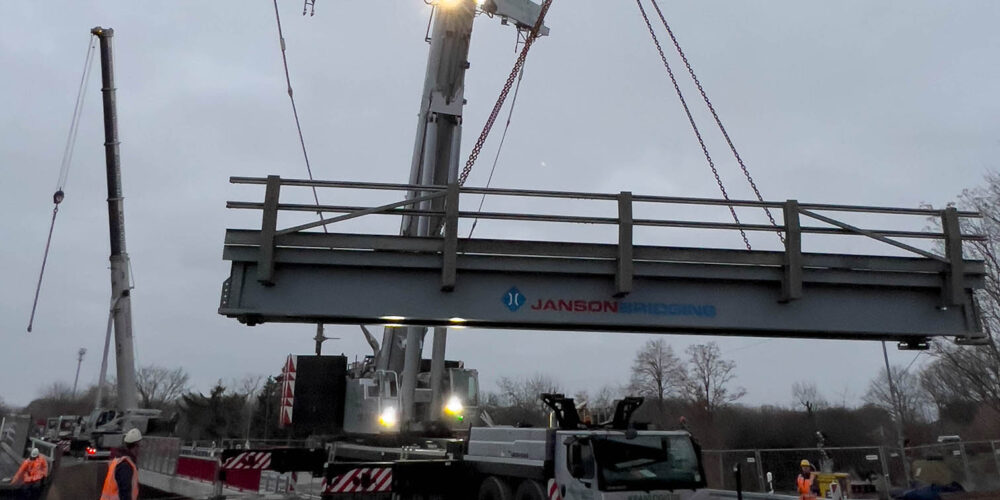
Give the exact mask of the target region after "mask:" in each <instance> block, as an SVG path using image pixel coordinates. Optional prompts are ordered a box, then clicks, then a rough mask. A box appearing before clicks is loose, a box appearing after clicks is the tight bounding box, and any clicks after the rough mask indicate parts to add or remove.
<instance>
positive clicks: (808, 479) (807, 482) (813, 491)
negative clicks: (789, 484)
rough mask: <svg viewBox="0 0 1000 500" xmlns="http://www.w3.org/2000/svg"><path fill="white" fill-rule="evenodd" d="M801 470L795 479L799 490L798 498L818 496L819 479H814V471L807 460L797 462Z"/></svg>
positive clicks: (802, 499)
mask: <svg viewBox="0 0 1000 500" xmlns="http://www.w3.org/2000/svg"><path fill="white" fill-rule="evenodd" d="M799 467H801V468H802V472H800V473H799V478H798V480H797V481H796V483H797V486H798V491H799V500H816V499H817V498H818V497H819V481H817V480H816V472H815V471H814V470H813V467H812V464H811V463H809V461H808V460H805V459H803V460H802V461H801V462H799Z"/></svg>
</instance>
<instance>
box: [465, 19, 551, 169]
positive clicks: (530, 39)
mask: <svg viewBox="0 0 1000 500" xmlns="http://www.w3.org/2000/svg"><path fill="white" fill-rule="evenodd" d="M550 5H552V0H545V1H544V2H542V9H541V11H540V12H539V13H538V19H536V20H535V25H534V26H532V27H531V32H530V33H528V36H527V38H525V40H524V47H522V48H521V53H520V55H518V56H517V61H516V62H515V63H514V67H513V68H512V69H511V70H510V75H508V76H507V81H506V82H505V83H504V85H503V89H502V90H501V91H500V97H498V98H497V102H496V104H494V105H493V111H492V112H490V117H489V118H488V119H487V120H486V125H484V126H483V131H482V132H481V133H480V134H479V139H477V140H476V145H475V146H473V148H472V152H471V153H469V159H468V160H467V161H466V162H465V167H464V168H462V174H461V175H459V177H458V185H459V186H464V185H465V181H466V180H467V179H468V178H469V173H470V172H472V166H473V165H475V164H476V160H477V159H478V158H479V153H481V152H482V150H483V145H484V144H486V138H487V137H488V136H489V135H490V130H491V129H492V128H493V123H494V122H496V120H497V116H498V115H499V114H500V110H501V108H503V103H504V101H506V100H507V94H509V93H510V91H511V88H512V87H513V86H514V81H515V80H517V77H518V75H519V74H520V73H521V68H522V67H524V61H525V59H526V58H527V57H528V51H529V50H531V45H532V44H534V43H535V40H536V39H538V32H539V31H540V30H541V28H542V25H543V24H544V22H545V13H546V12H548V11H549V6H550Z"/></svg>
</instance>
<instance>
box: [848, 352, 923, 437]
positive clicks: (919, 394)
mask: <svg viewBox="0 0 1000 500" xmlns="http://www.w3.org/2000/svg"><path fill="white" fill-rule="evenodd" d="M892 382H893V383H894V384H895V386H896V397H897V398H899V399H898V402H897V401H894V398H893V396H892V392H891V391H890V390H889V379H888V377H887V376H886V371H885V368H882V370H881V371H880V372H879V374H878V376H877V377H875V378H873V379H872V381H871V383H869V384H868V392H867V393H865V397H864V401H865V402H866V403H868V404H870V405H872V406H876V407H878V408H881V409H883V410H885V411H886V412H888V413H889V414H890V415H892V416H893V418H900V421H901V422H902V423H903V425H910V424H913V423H918V422H923V421H925V420H926V417H927V411H926V410H927V404H928V400H927V394H926V393H925V392H924V391H923V390H922V388H921V387H920V379H919V378H918V377H917V376H916V375H914V374H913V373H910V372H908V371H905V370H903V369H902V368H901V367H899V366H893V367H892ZM897 404H898V406H899V411H898V412H897V410H896V406H897Z"/></svg>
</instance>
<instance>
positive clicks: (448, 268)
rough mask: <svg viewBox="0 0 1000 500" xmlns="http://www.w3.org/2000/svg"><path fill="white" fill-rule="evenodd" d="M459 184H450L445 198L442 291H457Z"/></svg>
mask: <svg viewBox="0 0 1000 500" xmlns="http://www.w3.org/2000/svg"><path fill="white" fill-rule="evenodd" d="M458 195H459V190H458V184H457V183H451V184H448V191H447V192H446V194H445V198H444V245H442V247H441V258H442V263H441V291H442V292H451V291H453V290H455V278H456V269H455V268H456V266H457V264H458V262H457V261H458V198H459V196H458Z"/></svg>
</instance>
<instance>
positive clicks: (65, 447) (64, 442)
mask: <svg viewBox="0 0 1000 500" xmlns="http://www.w3.org/2000/svg"><path fill="white" fill-rule="evenodd" d="M56 446H57V447H58V448H59V449H60V450H61V451H62V452H63V453H69V447H70V440H69V439H60V440H59V444H57V445H56Z"/></svg>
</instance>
